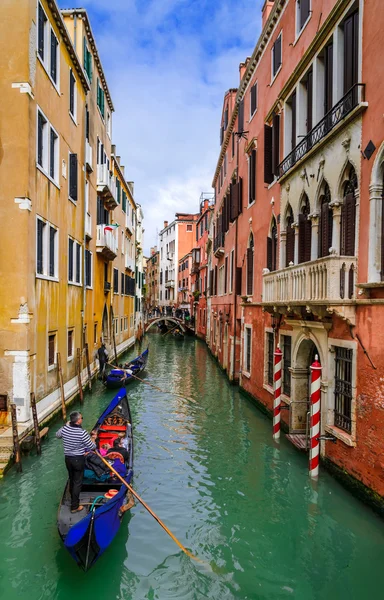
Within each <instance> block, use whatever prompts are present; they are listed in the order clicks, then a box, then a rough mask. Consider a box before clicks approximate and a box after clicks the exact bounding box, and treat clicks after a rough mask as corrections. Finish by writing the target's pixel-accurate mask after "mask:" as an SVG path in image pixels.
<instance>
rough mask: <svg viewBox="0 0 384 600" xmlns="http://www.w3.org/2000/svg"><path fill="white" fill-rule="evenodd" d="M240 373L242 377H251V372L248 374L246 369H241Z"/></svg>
mask: <svg viewBox="0 0 384 600" xmlns="http://www.w3.org/2000/svg"><path fill="white" fill-rule="evenodd" d="M241 375H244V377H247V379H250V378H251V374H250V373H248V371H242V372H241Z"/></svg>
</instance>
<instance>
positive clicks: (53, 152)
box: [49, 129, 56, 179]
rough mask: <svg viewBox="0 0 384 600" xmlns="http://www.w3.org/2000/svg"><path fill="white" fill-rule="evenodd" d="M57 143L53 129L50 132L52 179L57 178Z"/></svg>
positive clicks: (50, 171)
mask: <svg viewBox="0 0 384 600" xmlns="http://www.w3.org/2000/svg"><path fill="white" fill-rule="evenodd" d="M55 141H56V134H55V132H54V131H53V129H51V130H50V135H49V174H50V176H51V177H52V179H54V178H55V166H56V165H55Z"/></svg>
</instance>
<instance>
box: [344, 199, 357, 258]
mask: <svg viewBox="0 0 384 600" xmlns="http://www.w3.org/2000/svg"><path fill="white" fill-rule="evenodd" d="M355 224H356V203H355V197H354V194H347V195H346V196H345V198H344V202H343V210H342V232H343V234H342V242H343V248H342V254H343V255H344V256H354V254H355Z"/></svg>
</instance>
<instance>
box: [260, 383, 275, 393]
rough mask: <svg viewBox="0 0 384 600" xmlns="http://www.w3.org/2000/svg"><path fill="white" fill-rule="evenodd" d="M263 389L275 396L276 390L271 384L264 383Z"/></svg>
mask: <svg viewBox="0 0 384 600" xmlns="http://www.w3.org/2000/svg"><path fill="white" fill-rule="evenodd" d="M263 388H264V389H265V390H267V392H269V393H270V394H272V396H273V395H274V393H275V392H274V390H273V387H272V386H270V385H269V383H263Z"/></svg>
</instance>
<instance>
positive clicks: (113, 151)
mask: <svg viewBox="0 0 384 600" xmlns="http://www.w3.org/2000/svg"><path fill="white" fill-rule="evenodd" d="M111 153H112V154H113V155H114V156H115V154H116V145H115V144H112V145H111Z"/></svg>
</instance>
